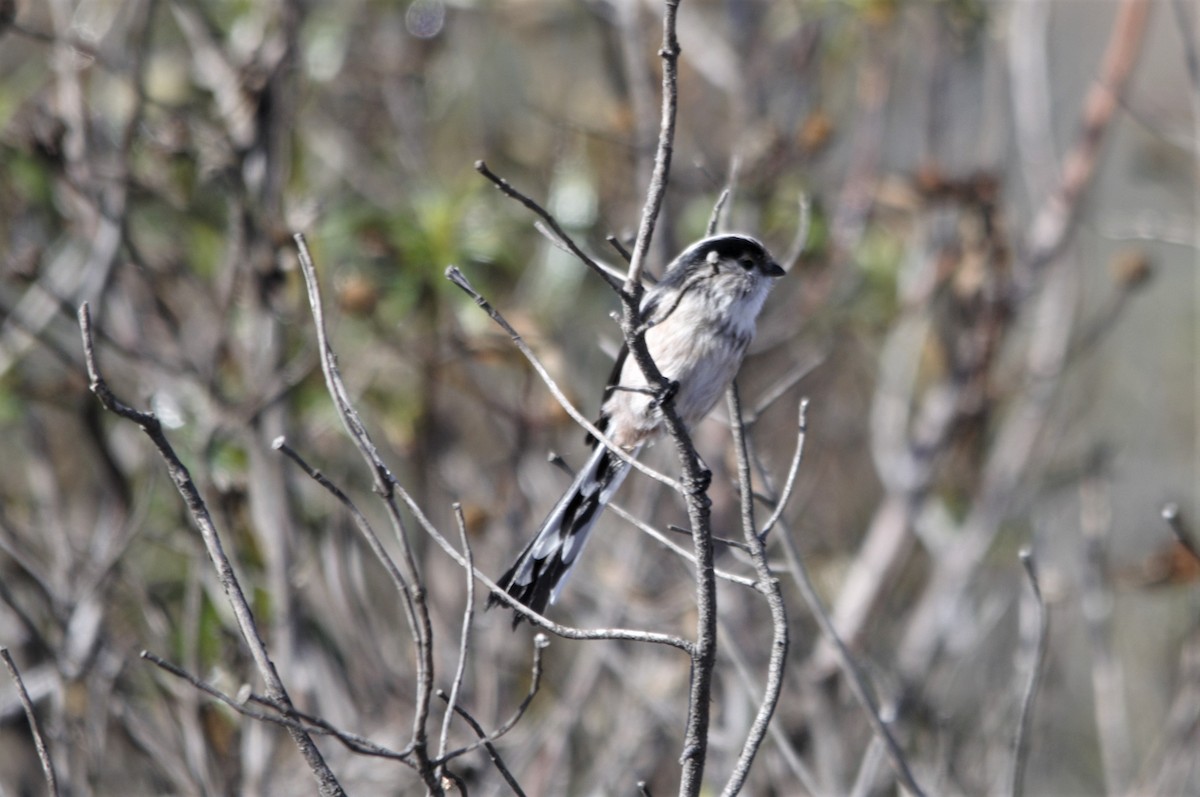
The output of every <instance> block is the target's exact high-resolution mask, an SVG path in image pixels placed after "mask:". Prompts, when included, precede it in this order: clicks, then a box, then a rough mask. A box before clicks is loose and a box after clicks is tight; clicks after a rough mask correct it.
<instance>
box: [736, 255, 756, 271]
mask: <svg viewBox="0 0 1200 797" xmlns="http://www.w3.org/2000/svg"><path fill="white" fill-rule="evenodd" d="M738 265H739V266H741V267H742V268H743V269H745V270H746V271H749V270H750V269H752V268H754V259H753V258H749V257H739V258H738Z"/></svg>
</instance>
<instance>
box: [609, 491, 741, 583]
mask: <svg viewBox="0 0 1200 797" xmlns="http://www.w3.org/2000/svg"><path fill="white" fill-rule="evenodd" d="M608 509H609V510H610V511H611V512H612V513H613V514H615V515H616V516H617V517H619V518H621V519H622V520H624V521H626V522H628V523H630V524H632V525H633V526H634V528H636V529H637V530H638V531H640V532H642V533H643V534H645V535H647V536H648V537H651V538H653V539H654V540H656V541H658V542H660V543H662V544H663V545H664V546H666V547H667V549H668V550H670V551H671V552H672V553H675V554H677V555H679V556H681V557H683V558H684V559H686V560H687V561H688V562H690V563H691V564H692V565H695V564H696V555H695V554H694V553H692V552H691V551H689V550H687V549H686V548H684V547H683V546H681V545H677V544H675V543H674V542H673V541H672V540H671V538H670V537H667V536H666V535H665V534H663V533H662V532H661V531H659V530H658V529H656V528H654V527H653V526H651V525H650V524H649V523H647V522H646V521H644V520H642V519H641V518H639V517H638V516H637V515H635V514H633V513H632V512H630V511H629V510H628V509H626V508H625V507H623V506H620V505H619V504H609V505H608ZM670 528H671V530H672V531H679V532H682V533H683V534H687V535H688V536H689V537H690V536H691V534H690V533H689V532H688V531H687V529H680V528H679V527H678V526H671V527H670ZM714 542H722V543H724V544H726V545H735V546H736V547H738V548H742V549H744V548H745V544H744V543H741V542H737V541H736V540H718V539H717V538H714ZM713 572H714V573H715V574H716V576H717V578H719V579H721V580H722V581H728V582H729V583H731V584H740V585H741V586H743V587H755V586H756V585H757V584H758V582H757V581H755V580H754V579H752V578H748V577H746V576H741V575H738V574H737V573H730V572H729V571H727V570H721V569H720V568H714V569H713Z"/></svg>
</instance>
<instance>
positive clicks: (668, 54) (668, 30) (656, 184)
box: [624, 0, 680, 298]
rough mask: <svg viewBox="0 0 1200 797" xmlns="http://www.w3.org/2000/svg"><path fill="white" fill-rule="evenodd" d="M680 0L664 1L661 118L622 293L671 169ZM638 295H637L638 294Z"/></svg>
mask: <svg viewBox="0 0 1200 797" xmlns="http://www.w3.org/2000/svg"><path fill="white" fill-rule="evenodd" d="M679 2H680V0H666V2H665V3H664V12H663V45H662V49H661V50H659V52H658V54H659V56H661V57H662V60H663V77H662V120H661V122H660V126H659V131H658V149H657V151H656V152H655V154H654V172H653V173H652V174H651V175H650V185H649V187H648V188H647V190H646V203H645V205H644V206H643V207H642V220H641V223H640V224H639V225H638V234H637V238H636V239H635V241H634V245H633V252H632V254H631V255H630V258H629V276H627V277H626V278H625V290H624V292H625V293H634V292H635V291H638V290H640V287H641V277H642V271H644V270H645V260H646V255H647V253H648V252H649V251H650V239H651V238H653V237H654V227H655V225H656V224H657V223H658V214H659V213H660V212H661V211H662V204H663V198H664V197H665V196H666V193H667V178H668V175H669V174H670V171H671V155H672V153H673V152H674V151H675V111H676V108H677V107H678V105H679V73H678V67H679V40H678V39H677V38H676V36H675V16H676V13H677V12H678V11H679ZM639 298H640V297H639Z"/></svg>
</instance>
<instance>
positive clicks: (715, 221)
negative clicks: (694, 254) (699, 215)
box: [704, 186, 731, 236]
mask: <svg viewBox="0 0 1200 797" xmlns="http://www.w3.org/2000/svg"><path fill="white" fill-rule="evenodd" d="M730 193H731V192H730V189H729V186H725V187H724V188H722V189H721V195H720V196H719V197H717V201H716V204H714V205H713V209H712V215H710V216H709V217H708V228H707V229H706V230H705V232H704V234H705V235H706V236H712V235H716V234H717V228H719V227H720V226H721V212H722V211H723V210H725V203H727V202H728V201H729V195H730Z"/></svg>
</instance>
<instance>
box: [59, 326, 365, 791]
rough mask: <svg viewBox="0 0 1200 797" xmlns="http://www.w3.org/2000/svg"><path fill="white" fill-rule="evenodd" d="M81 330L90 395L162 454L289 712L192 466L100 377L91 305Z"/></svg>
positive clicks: (330, 778) (311, 749)
mask: <svg viewBox="0 0 1200 797" xmlns="http://www.w3.org/2000/svg"><path fill="white" fill-rule="evenodd" d="M79 331H80V334H81V335H82V337H83V356H84V362H85V363H86V365H87V372H88V380H89V386H90V388H91V391H92V392H93V393H94V394H95V395H96V398H98V399H99V400H100V403H101V405H103V407H104V408H105V409H106V410H109V411H110V412H112V413H114V414H116V415H117V416H119V417H121V418H124V419H126V420H129V421H133V422H134V423H135V424H137V426H138V427H139V428H140V429H141V430H142V431H143V432H144V433H145V434H146V436H147V437H149V438H150V440H151V442H152V443H153V444H154V446H155V448H157V449H158V452H159V455H160V456H161V457H162V458H163V461H164V462H165V463H166V466H167V473H168V474H169V475H170V477H171V481H172V482H174V483H175V487H176V489H177V490H178V491H179V494H180V496H182V498H183V500H184V503H185V504H186V505H187V508H188V512H189V514H190V515H191V517H192V521H193V522H194V523H195V525H196V528H197V529H198V530H199V531H200V536H201V538H202V539H203V540H204V546H205V548H206V549H207V551H208V556H209V559H211V560H212V563H213V566H214V567H215V568H216V570H217V578H218V580H219V581H220V582H221V587H222V589H223V590H224V591H225V596H226V597H227V598H228V599H229V603H230V605H231V606H232V608H233V614H234V618H235V619H236V620H237V624H238V629H239V630H240V631H241V634H242V638H243V639H244V640H245V641H246V645H247V646H248V647H249V648H250V655H251V656H252V657H253V658H254V663H255V664H256V665H257V667H258V671H259V673H260V674H261V675H262V677H263V681H264V683H265V684H266V687H267V694H268V695H269V696H270V697H271V699H273V700H276V701H277V702H279V703H280V705H284V706H288V707H290V706H291V699H290V698H289V697H288V693H287V689H286V688H285V687H284V685H283V680H282V679H281V678H280V677H279V672H278V670H276V669H275V663H274V662H273V661H271V657H270V655H269V654H268V653H267V647H266V644H265V643H264V642H263V639H262V636H261V635H260V634H259V632H258V626H257V624H256V622H255V620H254V614H253V612H252V611H251V610H250V604H249V603H248V602H247V600H246V595H245V593H244V592H243V591H242V586H241V583H240V582H239V581H238V579H237V574H236V573H235V572H234V570H233V565H232V564H231V563H230V561H229V557H227V556H226V555H225V549H224V546H222V544H221V538H220V536H219V535H218V534H217V528H216V526H215V525H214V524H213V521H212V516H211V515H210V514H209V511H208V506H207V505H206V504H205V503H204V499H203V498H202V497H201V496H200V491H199V490H198V489H197V488H196V484H195V482H193V481H192V476H191V474H190V473H189V472H188V469H187V467H185V466H184V464H183V462H182V461H180V459H179V457H178V455H177V454H176V453H175V450H174V449H173V448H172V447H171V444H170V442H168V441H167V438H166V436H165V435H164V434H163V431H162V424H160V423H159V421H158V418H157V417H155V415H154V413H153V412H141V411H139V410H136V409H134V408H133V407H131V406H129V405H128V404H125V403H124V402H123V401H121V400H120V399H118V398H117V397H116V396H115V395H113V392H112V390H110V389H109V387H108V384H107V383H106V382H105V381H104V378H103V377H102V376H101V375H100V372H99V369H98V366H97V364H96V351H95V344H94V342H93V337H92V317H91V312H90V310H89V309H88V304H87V302H84V303H83V304H81V305H80V306H79ZM288 733H289V734H290V735H291V737H292V740H293V741H294V742H295V743H296V746H297V747H298V748H299V750H300V754H301V755H302V756H303V757H304V760H305V762H306V763H307V764H308V767H309V769H310V770H312V773H313V775H315V776H316V778H317V783H318V786H319V789H320V793H321V794H322V795H326V796H327V797H332V795H344V794H345V792H344V791H343V790H342V787H341V785H340V784H339V783H338V781H337V778H336V777H335V776H334V774H333V772H332V771H331V770H330V769H329V766H328V765H327V764H326V763H325V759H324V757H323V756H322V755H321V751H320V750H318V749H317V746H316V744H314V743H313V740H312V738H311V737H309V735H308V734H307V733H305V732H304V731H303V730H301V729H297V728H289V729H288Z"/></svg>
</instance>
